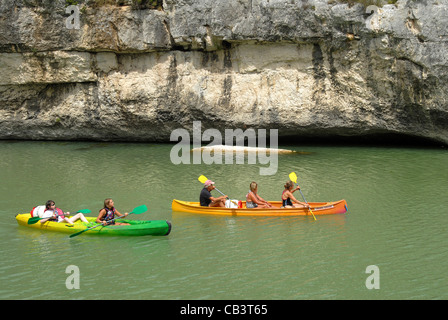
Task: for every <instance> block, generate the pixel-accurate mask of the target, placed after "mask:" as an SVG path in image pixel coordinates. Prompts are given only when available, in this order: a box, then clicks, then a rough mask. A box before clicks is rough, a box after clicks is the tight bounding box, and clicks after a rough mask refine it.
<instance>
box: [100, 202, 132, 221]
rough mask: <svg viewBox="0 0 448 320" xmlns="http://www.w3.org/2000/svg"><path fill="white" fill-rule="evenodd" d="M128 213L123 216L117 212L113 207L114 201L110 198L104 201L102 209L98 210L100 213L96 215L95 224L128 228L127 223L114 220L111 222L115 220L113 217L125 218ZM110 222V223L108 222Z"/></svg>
mask: <svg viewBox="0 0 448 320" xmlns="http://www.w3.org/2000/svg"><path fill="white" fill-rule="evenodd" d="M128 214H129V213H127V212H126V213H125V214H124V215H123V214H121V213H120V212H118V210H117V209H115V207H114V200H112V199H111V198H107V199H106V200H104V207H103V209H101V210H100V213H99V214H98V217H97V218H96V221H95V222H96V223H102V224H103V226H106V225H111V224H113V225H116V226H128V225H129V223H125V222H115V220H112V219H114V218H115V215H117V216H118V217H120V218H121V217H126V216H127V215H128ZM110 220H112V221H110Z"/></svg>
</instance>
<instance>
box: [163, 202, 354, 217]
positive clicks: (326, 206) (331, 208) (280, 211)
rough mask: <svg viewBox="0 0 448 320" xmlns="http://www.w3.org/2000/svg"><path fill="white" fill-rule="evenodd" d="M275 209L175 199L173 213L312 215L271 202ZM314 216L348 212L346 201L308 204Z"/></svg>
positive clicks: (304, 210)
mask: <svg viewBox="0 0 448 320" xmlns="http://www.w3.org/2000/svg"><path fill="white" fill-rule="evenodd" d="M269 203H270V204H271V205H272V206H273V208H269V209H258V208H256V209H248V208H246V201H242V208H220V207H201V206H200V205H199V202H190V201H181V200H176V199H174V200H173V202H172V204H171V208H172V209H173V211H178V212H189V213H199V214H214V215H224V216H273V217H275V216H277V217H287V216H307V215H311V213H310V210H308V208H281V206H282V202H281V201H269ZM308 204H309V205H310V207H311V210H312V211H313V213H314V215H326V214H338V213H345V212H346V211H347V202H346V201H345V200H339V201H333V202H308Z"/></svg>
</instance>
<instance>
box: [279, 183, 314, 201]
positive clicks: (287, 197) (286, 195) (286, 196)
mask: <svg viewBox="0 0 448 320" xmlns="http://www.w3.org/2000/svg"><path fill="white" fill-rule="evenodd" d="M293 188H294V183H293V182H292V181H288V182H286V184H285V190H283V193H282V208H303V207H305V208H309V205H308V204H306V203H304V202H300V201H298V200H297V199H296V198H294V196H293V195H292V193H293V192H294V191H297V190H299V189H300V187H299V186H297V187H296V188H294V189H293ZM293 202H294V203H293Z"/></svg>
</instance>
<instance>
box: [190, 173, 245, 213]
mask: <svg viewBox="0 0 448 320" xmlns="http://www.w3.org/2000/svg"><path fill="white" fill-rule="evenodd" d="M198 180H199V182H200V183H205V181H207V180H208V179H207V177H205V176H203V175H201V176H200V177H199V178H198ZM215 190H216V191H218V192H219V193H220V194H222V195H223V196H225V194H224V193H222V192H221V191H219V189H218V188H216V187H215ZM226 199H229V197H227V198H226ZM230 201H231V202H232V203H233V204H234V205H236V206H237V207H238V203H236V202H235V201H233V200H230Z"/></svg>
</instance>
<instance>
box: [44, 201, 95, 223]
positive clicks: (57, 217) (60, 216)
mask: <svg viewBox="0 0 448 320" xmlns="http://www.w3.org/2000/svg"><path fill="white" fill-rule="evenodd" d="M49 214H51V216H49V217H48V218H45V219H42V220H40V223H45V222H47V221H55V222H66V223H69V224H74V223H75V221H76V220H78V219H81V221H82V222H87V223H88V222H89V221H88V220H87V219H86V217H84V215H83V214H82V213H81V212H79V213H77V214H75V215H74V216H73V217H70V218H67V217H66V215H67V216H68V215H69V214H70V212H63V211H62V210H61V209H59V208H56V204H55V202H54V201H53V200H48V201H47V203H46V204H45V211H44V215H45V216H48V215H49Z"/></svg>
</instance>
